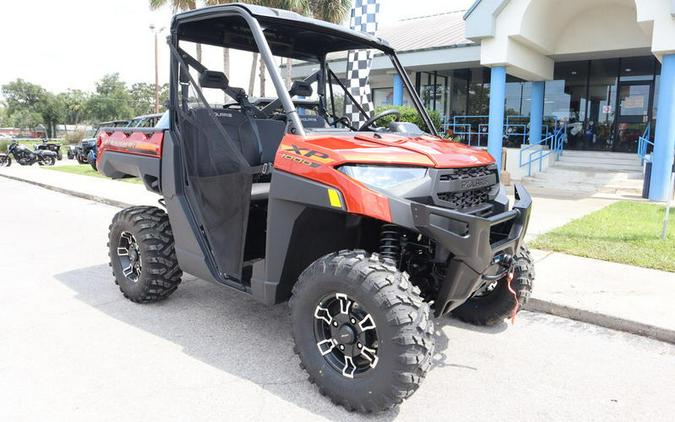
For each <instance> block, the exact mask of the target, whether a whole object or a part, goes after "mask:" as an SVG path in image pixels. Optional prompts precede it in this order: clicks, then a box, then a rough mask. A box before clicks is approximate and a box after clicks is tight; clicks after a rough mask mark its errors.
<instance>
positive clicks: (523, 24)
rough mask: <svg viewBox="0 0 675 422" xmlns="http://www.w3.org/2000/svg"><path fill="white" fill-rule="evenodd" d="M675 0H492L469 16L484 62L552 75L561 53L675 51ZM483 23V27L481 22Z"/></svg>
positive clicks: (517, 72) (540, 76)
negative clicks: (674, 16)
mask: <svg viewBox="0 0 675 422" xmlns="http://www.w3.org/2000/svg"><path fill="white" fill-rule="evenodd" d="M673 1H674V0H501V1H497V0H490V1H482V2H481V3H480V4H479V6H478V7H477V8H476V10H475V11H474V12H472V13H471V14H470V15H468V17H467V36H471V37H472V39H473V40H475V41H480V43H481V64H483V65H485V66H498V65H504V66H506V67H507V71H508V72H509V73H510V74H512V75H514V76H519V77H521V78H525V79H530V80H544V79H552V77H553V60H552V59H551V57H553V56H557V55H574V54H592V53H600V52H602V54H604V55H606V54H608V53H614V54H615V55H616V56H620V55H621V54H622V53H628V52H634V51H635V50H636V49H646V48H649V49H651V51H652V52H653V53H654V54H655V55H656V56H657V57H661V56H662V55H663V54H670V53H675V20H674V19H673V13H675V10H674V8H675V5H673ZM479 27H482V28H483V30H482V31H479V30H478V29H477V28H479Z"/></svg>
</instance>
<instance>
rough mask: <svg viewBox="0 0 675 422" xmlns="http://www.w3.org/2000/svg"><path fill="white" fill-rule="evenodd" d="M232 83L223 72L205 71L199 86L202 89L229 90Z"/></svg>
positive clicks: (200, 78) (201, 75) (200, 77)
mask: <svg viewBox="0 0 675 422" xmlns="http://www.w3.org/2000/svg"><path fill="white" fill-rule="evenodd" d="M229 84H230V81H228V80H227V76H225V74H224V73H223V72H217V71H215V70H205V71H203V72H202V73H201V74H200V75H199V86H201V87H202V88H215V89H223V90H225V89H227V87H228V86H229Z"/></svg>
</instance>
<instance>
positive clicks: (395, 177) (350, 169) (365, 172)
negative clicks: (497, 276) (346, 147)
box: [338, 164, 427, 190]
mask: <svg viewBox="0 0 675 422" xmlns="http://www.w3.org/2000/svg"><path fill="white" fill-rule="evenodd" d="M338 170H339V171H341V172H342V173H344V174H346V175H347V176H349V177H351V178H352V179H354V180H358V181H359V182H361V183H363V184H365V185H369V186H372V187H374V188H378V189H382V190H390V189H394V188H396V187H398V186H400V185H403V184H406V183H410V182H414V181H418V180H420V179H423V178H424V176H426V174H427V169H426V168H424V167H387V166H371V165H358V164H348V165H344V166H340V167H338Z"/></svg>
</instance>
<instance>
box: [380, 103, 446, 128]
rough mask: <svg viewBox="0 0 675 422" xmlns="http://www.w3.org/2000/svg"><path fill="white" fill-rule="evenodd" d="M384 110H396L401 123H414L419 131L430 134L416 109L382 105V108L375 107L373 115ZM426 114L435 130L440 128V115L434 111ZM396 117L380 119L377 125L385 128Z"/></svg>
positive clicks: (428, 111)
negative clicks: (399, 114)
mask: <svg viewBox="0 0 675 422" xmlns="http://www.w3.org/2000/svg"><path fill="white" fill-rule="evenodd" d="M386 110H398V111H399V112H400V113H401V121H402V122H409V123H415V124H416V125H417V126H419V128H420V129H422V130H424V131H427V132H430V131H429V130H428V129H427V125H426V123H424V120H422V116H420V114H419V113H418V112H417V109H415V108H414V107H410V106H393V105H382V106H377V107H376V108H375V114H379V113H382V112H383V111H386ZM427 114H429V117H430V118H431V121H432V123H433V124H434V126H436V129H438V128H440V127H441V115H440V113H438V112H437V111H434V110H427ZM395 118H396V116H387V117H385V118H383V119H380V120H379V121H378V125H382V126H386V125H388V124H389V123H391V122H393V121H394V120H395Z"/></svg>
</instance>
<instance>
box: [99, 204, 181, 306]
mask: <svg viewBox="0 0 675 422" xmlns="http://www.w3.org/2000/svg"><path fill="white" fill-rule="evenodd" d="M108 253H109V256H110V266H111V267H112V272H113V276H114V277H115V284H117V285H118V286H119V288H120V290H121V291H122V294H123V295H124V297H126V298H127V299H129V300H131V301H132V302H137V303H149V302H157V301H160V300H163V299H166V298H167V297H169V295H171V293H173V292H174V291H175V290H176V288H178V284H180V281H181V276H182V275H183V272H182V271H181V269H180V267H179V266H178V260H177V259H176V251H175V250H174V240H173V232H172V231H171V225H170V224H169V216H168V215H167V214H166V213H165V212H164V211H163V210H161V209H159V208H157V207H131V208H126V209H124V210H122V211H120V212H118V213H117V214H115V216H114V217H113V221H112V224H111V225H110V231H109V234H108Z"/></svg>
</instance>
